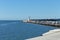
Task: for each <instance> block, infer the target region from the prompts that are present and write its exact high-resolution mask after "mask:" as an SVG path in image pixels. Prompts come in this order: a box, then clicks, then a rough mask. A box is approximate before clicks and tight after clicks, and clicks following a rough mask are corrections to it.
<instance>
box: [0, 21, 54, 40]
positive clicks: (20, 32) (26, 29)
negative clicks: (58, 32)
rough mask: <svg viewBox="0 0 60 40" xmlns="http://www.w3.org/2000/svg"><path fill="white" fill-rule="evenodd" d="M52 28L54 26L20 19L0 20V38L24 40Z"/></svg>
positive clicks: (2, 39) (3, 39)
mask: <svg viewBox="0 0 60 40" xmlns="http://www.w3.org/2000/svg"><path fill="white" fill-rule="evenodd" d="M52 29H55V28H53V27H48V26H42V25H35V24H28V23H23V22H20V21H4V22H3V21H2V22H0V40H25V39H28V38H33V37H37V36H41V35H42V34H43V33H45V32H47V31H49V30H52Z"/></svg>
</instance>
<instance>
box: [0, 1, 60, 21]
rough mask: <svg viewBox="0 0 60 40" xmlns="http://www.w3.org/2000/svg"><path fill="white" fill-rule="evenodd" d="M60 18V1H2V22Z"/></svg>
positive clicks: (0, 5)
mask: <svg viewBox="0 0 60 40" xmlns="http://www.w3.org/2000/svg"><path fill="white" fill-rule="evenodd" d="M28 17H31V18H33V19H44V18H45V19H47V18H49V19H50V18H60V0H0V20H21V19H28Z"/></svg>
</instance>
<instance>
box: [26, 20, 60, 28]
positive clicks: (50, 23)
mask: <svg viewBox="0 0 60 40" xmlns="http://www.w3.org/2000/svg"><path fill="white" fill-rule="evenodd" d="M26 22H27V23H33V24H40V25H47V26H54V27H60V19H30V20H27V21H26Z"/></svg>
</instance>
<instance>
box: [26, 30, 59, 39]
mask: <svg viewBox="0 0 60 40" xmlns="http://www.w3.org/2000/svg"><path fill="white" fill-rule="evenodd" d="M26 40H60V29H54V30H50V31H49V32H46V33H44V34H43V36H38V37H35V38H29V39H26Z"/></svg>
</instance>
